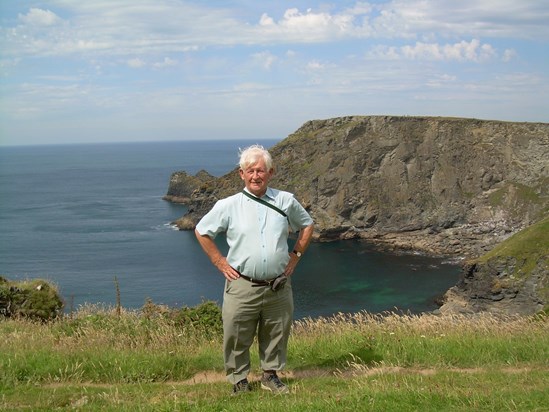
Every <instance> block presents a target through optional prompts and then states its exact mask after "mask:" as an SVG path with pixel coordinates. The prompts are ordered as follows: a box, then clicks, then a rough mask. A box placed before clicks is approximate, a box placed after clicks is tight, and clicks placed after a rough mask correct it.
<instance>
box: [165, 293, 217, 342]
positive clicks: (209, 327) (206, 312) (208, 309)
mask: <svg viewBox="0 0 549 412" xmlns="http://www.w3.org/2000/svg"><path fill="white" fill-rule="evenodd" d="M174 320H175V321H176V323H178V324H181V325H184V326H185V325H190V326H192V327H194V328H196V329H198V330H199V331H200V332H202V333H204V334H205V335H206V336H208V337H217V336H220V335H222V333H223V321H222V319H221V308H220V307H219V306H218V305H217V304H216V303H215V302H213V301H204V302H202V303H200V304H199V305H197V306H194V307H192V308H189V307H183V308H181V309H180V310H179V311H177V312H176V313H175V316H174Z"/></svg>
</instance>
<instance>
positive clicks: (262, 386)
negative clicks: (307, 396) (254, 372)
mask: <svg viewBox="0 0 549 412" xmlns="http://www.w3.org/2000/svg"><path fill="white" fill-rule="evenodd" d="M261 389H264V390H266V391H269V392H272V393H276V394H280V395H285V394H288V393H290V390H289V389H288V388H287V387H286V389H284V390H283V391H274V390H273V389H272V388H269V387H268V386H267V385H265V384H264V383H263V382H261Z"/></svg>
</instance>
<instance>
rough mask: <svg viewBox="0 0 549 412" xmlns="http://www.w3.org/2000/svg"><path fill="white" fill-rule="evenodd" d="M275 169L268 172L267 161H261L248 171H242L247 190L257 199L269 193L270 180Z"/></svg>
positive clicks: (241, 174) (241, 175)
mask: <svg viewBox="0 0 549 412" xmlns="http://www.w3.org/2000/svg"><path fill="white" fill-rule="evenodd" d="M273 172H274V171H273V169H271V170H267V168H266V167H265V161H264V160H263V159H261V160H260V161H258V162H257V163H254V164H253V165H251V166H250V167H248V168H247V169H246V170H242V169H240V177H241V178H242V180H244V183H245V184H246V189H248V191H249V192H250V193H252V194H254V195H255V196H257V197H261V196H263V195H264V194H265V192H266V191H267V186H268V184H269V180H271V177H272V176H273Z"/></svg>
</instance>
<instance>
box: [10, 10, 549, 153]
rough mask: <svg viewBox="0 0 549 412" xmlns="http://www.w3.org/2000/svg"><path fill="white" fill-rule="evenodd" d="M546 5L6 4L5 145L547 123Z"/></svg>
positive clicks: (548, 33)
mask: <svg viewBox="0 0 549 412" xmlns="http://www.w3.org/2000/svg"><path fill="white" fill-rule="evenodd" d="M548 22H549V1H547V0H521V1H517V0H460V1H454V0H408V1H406V0H395V1H378V0H376V1H371V2H361V1H332V2H329V1H328V2H321V1H301V0H298V1H256V0H242V1H202V0H200V1H199V0H194V1H184V0H118V1H117V0H86V1H77V0H51V1H40V0H35V1H31V0H18V1H11V0H0V145H17V144H49V143H80V142H118V141H155V140H158V141H160V140H186V139H252V140H253V139H257V140H259V139H280V140H282V139H283V138H285V137H286V136H287V135H288V134H290V133H292V132H293V131H295V130H296V129H297V128H299V127H300V126H301V125H302V124H303V123H304V122H305V121H307V120H311V119H324V118H331V117H337V116H346V115H425V116H454V117H474V118H480V119H496V120H507V121H529V122H548V121H549V81H548V80H549V47H548V44H549V23H548Z"/></svg>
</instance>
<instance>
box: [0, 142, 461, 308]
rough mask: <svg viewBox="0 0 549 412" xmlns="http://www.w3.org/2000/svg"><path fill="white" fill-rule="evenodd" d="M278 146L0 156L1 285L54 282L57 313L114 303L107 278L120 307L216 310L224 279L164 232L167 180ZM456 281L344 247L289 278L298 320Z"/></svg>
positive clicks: (177, 145) (424, 259)
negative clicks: (212, 305)
mask: <svg viewBox="0 0 549 412" xmlns="http://www.w3.org/2000/svg"><path fill="white" fill-rule="evenodd" d="M277 142H278V141H276V140H256V141H252V140H215V141H212V140H210V141H203V140H187V141H164V142H120V143H83V144H56V145H40V146H4V147H0V196H1V199H2V200H1V202H0V276H4V277H6V278H8V279H10V280H23V279H35V278H43V279H46V280H48V281H51V282H53V283H54V284H56V285H57V286H58V288H59V291H60V293H61V295H62V296H63V298H64V300H65V302H66V309H69V308H74V309H76V308H78V307H79V306H81V305H85V304H99V305H107V306H110V305H114V304H115V303H116V284H115V279H116V283H117V284H118V286H119V287H120V298H121V304H122V306H124V307H126V308H128V309H138V308H140V307H142V306H143V304H144V303H145V302H146V300H147V299H151V300H152V301H153V302H154V303H157V304H165V305H168V306H173V307H181V306H194V305H196V304H198V303H200V302H202V301H204V300H213V301H216V302H217V303H219V304H221V301H222V292H223V284H224V278H223V277H222V276H221V274H219V273H218V272H217V270H216V269H215V267H213V265H212V264H211V263H210V262H209V260H208V259H207V257H206V256H205V255H204V253H203V252H202V250H201V249H200V246H199V245H198V243H197V241H196V239H195V237H194V233H192V232H189V231H178V230H176V228H175V227H174V226H173V224H172V222H173V221H174V220H176V219H177V218H179V217H181V216H182V215H183V214H184V213H185V211H186V207H185V206H183V205H178V204H173V203H170V202H167V201H165V200H163V199H162V197H163V196H164V195H165V194H166V192H167V189H168V184H169V179H170V176H171V174H172V173H173V172H176V171H182V170H184V171H186V172H187V173H190V174H196V173H197V172H198V171H200V170H202V169H203V170H206V171H207V172H208V173H210V174H212V175H214V176H222V175H224V174H226V173H229V172H231V171H232V170H233V169H234V168H235V167H236V165H237V162H238V151H239V149H240V148H243V147H246V146H248V145H250V144H254V143H259V144H263V145H264V146H265V147H267V148H269V147H272V146H273V145H274V144H276V143H277ZM280 189H284V188H280ZM222 243H223V242H222V239H220V244H221V245H222ZM222 247H223V246H222ZM459 273H460V267H459V266H458V265H457V264H456V263H455V262H452V261H449V260H446V259H444V258H434V257H429V256H423V255H421V254H392V253H385V252H380V251H378V250H375V248H373V247H372V246H371V245H369V244H367V243H365V242H360V241H353V240H347V241H336V242H329V243H313V244H311V246H310V248H309V249H308V251H307V254H306V255H305V256H304V258H303V259H302V261H301V262H300V264H299V266H298V268H297V270H296V272H295V274H294V277H293V278H292V279H293V288H294V299H295V317H296V318H303V317H317V316H331V315H333V314H336V313H342V312H343V313H352V312H358V311H362V310H365V311H369V312H384V311H391V310H399V311H406V312H411V313H420V312H423V311H431V310H434V309H436V308H437V305H436V303H435V299H436V298H437V297H439V296H440V295H441V294H443V293H444V292H445V291H446V290H447V289H448V288H449V287H451V286H453V285H454V284H455V283H456V282H457V280H458V278H459Z"/></svg>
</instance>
